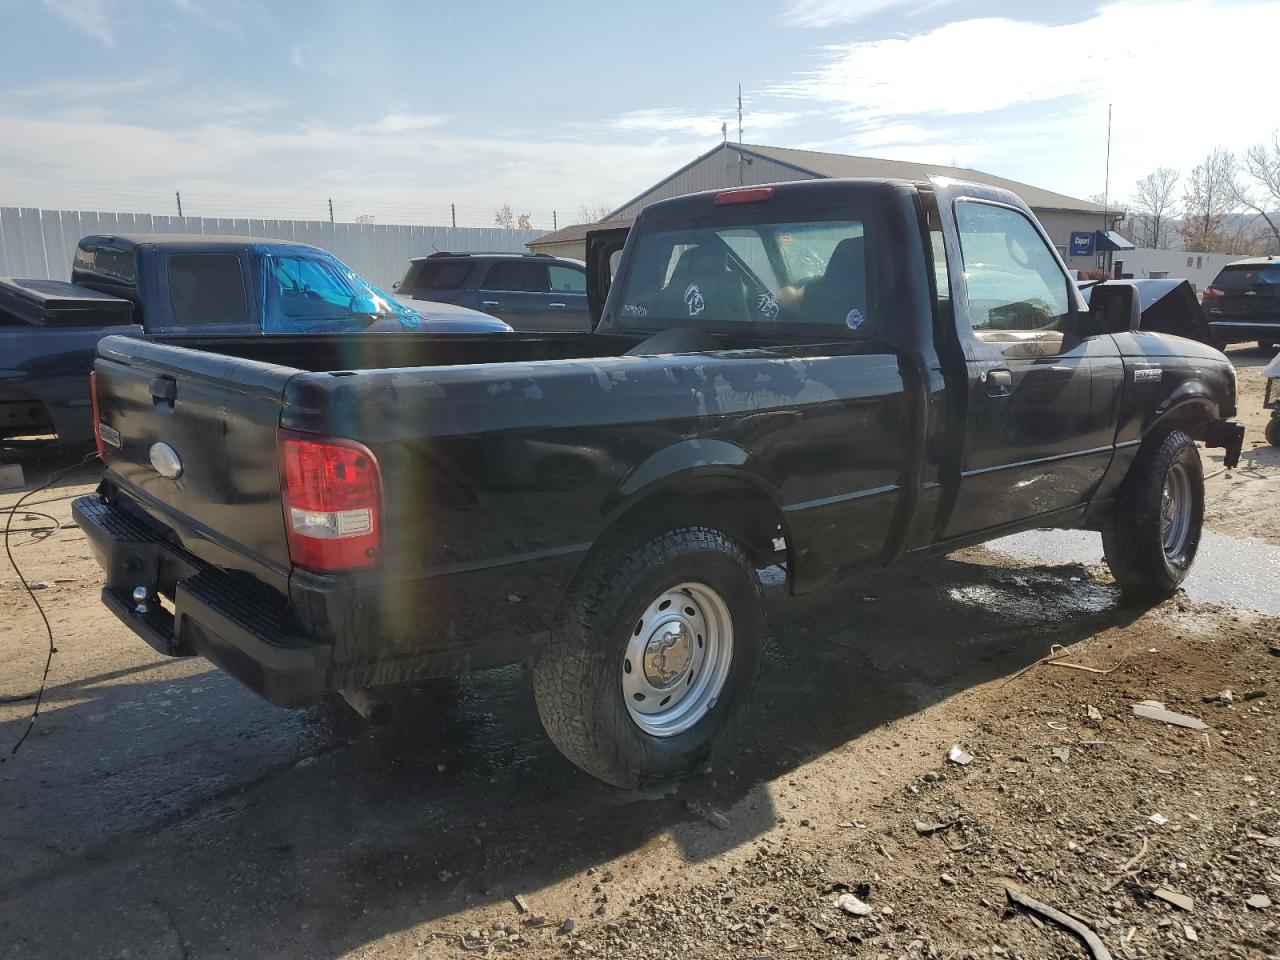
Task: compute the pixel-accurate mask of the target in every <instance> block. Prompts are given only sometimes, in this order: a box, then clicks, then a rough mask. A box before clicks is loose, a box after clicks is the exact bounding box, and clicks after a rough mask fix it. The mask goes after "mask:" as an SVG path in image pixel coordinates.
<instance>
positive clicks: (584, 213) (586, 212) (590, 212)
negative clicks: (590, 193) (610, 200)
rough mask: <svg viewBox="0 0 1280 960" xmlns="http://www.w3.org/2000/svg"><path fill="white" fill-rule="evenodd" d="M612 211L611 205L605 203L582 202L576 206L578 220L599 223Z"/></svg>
mask: <svg viewBox="0 0 1280 960" xmlns="http://www.w3.org/2000/svg"><path fill="white" fill-rule="evenodd" d="M612 212H613V207H611V206H609V205H608V204H607V203H584V204H583V205H582V206H580V207H579V208H578V222H579V223H599V222H600V221H601V220H603V219H604V218H605V217H607V216H608V215H609V214H610V213H612Z"/></svg>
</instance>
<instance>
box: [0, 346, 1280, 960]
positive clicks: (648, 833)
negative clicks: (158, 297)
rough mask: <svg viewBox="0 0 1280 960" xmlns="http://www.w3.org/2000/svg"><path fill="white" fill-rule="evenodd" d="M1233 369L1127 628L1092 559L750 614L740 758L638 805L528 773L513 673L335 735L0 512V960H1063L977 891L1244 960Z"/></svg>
mask: <svg viewBox="0 0 1280 960" xmlns="http://www.w3.org/2000/svg"><path fill="white" fill-rule="evenodd" d="M1231 355H1232V357H1233V359H1234V360H1235V362H1236V364H1237V367H1238V369H1239V370H1240V388H1241V401H1240V405H1241V414H1242V420H1243V421H1244V422H1245V424H1246V426H1247V430H1248V433H1247V437H1246V441H1245V452H1244V457H1243V459H1242V462H1241V464H1240V466H1239V468H1237V469H1235V470H1231V471H1222V472H1218V471H1219V470H1220V469H1221V457H1220V455H1215V454H1214V453H1212V452H1206V455H1205V467H1206V472H1207V473H1210V474H1215V473H1216V475H1215V476H1213V477H1212V478H1211V479H1210V481H1209V484H1208V486H1209V493H1208V527H1209V529H1210V531H1211V535H1209V536H1207V537H1206V541H1205V548H1204V550H1203V551H1202V554H1201V557H1200V560H1199V562H1198V564H1197V567H1196V569H1195V570H1194V571H1193V573H1192V576H1191V577H1190V578H1189V580H1188V582H1187V586H1186V591H1185V592H1184V593H1182V594H1180V595H1179V596H1177V597H1175V598H1174V599H1172V600H1169V601H1167V602H1165V603H1163V604H1160V605H1159V606H1156V607H1154V608H1151V609H1146V608H1141V607H1133V606H1129V605H1126V604H1124V603H1122V602H1121V601H1120V598H1119V595H1118V592H1117V591H1116V590H1115V587H1114V585H1113V583H1112V581H1111V579H1110V576H1109V575H1108V573H1107V571H1106V569H1105V566H1103V565H1102V563H1101V548H1100V545H1099V544H1098V542H1097V540H1098V538H1097V537H1096V535H1092V534H1078V533H1073V534H1067V533H1063V534H1056V533H1036V534H1024V535H1021V536H1020V537H1017V538H1010V539H1009V540H1007V541H999V542H997V543H995V544H992V545H990V546H989V547H987V548H981V549H974V550H969V551H964V552H962V553H959V554H956V555H953V556H952V557H949V558H946V559H943V560H938V561H933V562H930V563H928V564H924V565H921V566H918V567H914V568H911V569H910V570H903V571H901V572H899V573H896V574H894V575H893V576H892V577H885V576H883V575H882V576H878V577H868V578H865V579H862V580H857V581H853V582H851V583H848V584H845V585H843V586H841V587H839V588H836V589H833V590H830V591H827V592H824V593H822V594H819V595H815V596H811V597H805V598H799V599H793V600H784V599H783V598H782V597H780V596H778V595H776V594H773V595H771V599H770V611H769V612H770V621H769V648H768V653H767V662H766V665H765V669H764V671H763V674H762V676H761V680H760V686H759V690H758V693H757V696H756V699H755V702H754V704H753V706H752V708H751V710H750V711H749V713H748V716H747V718H746V721H745V723H744V725H743V727H742V731H741V733H740V735H739V736H738V737H737V738H736V740H735V741H734V742H733V743H732V744H730V745H729V748H728V749H727V750H726V751H725V752H724V753H723V754H721V755H720V756H718V757H717V758H716V759H715V760H714V761H713V763H712V765H711V766H710V767H709V768H708V769H706V770H705V771H703V772H701V773H700V774H699V775H697V776H695V777H694V778H692V779H691V780H689V781H687V782H685V783H683V784H680V785H678V786H673V787H670V788H668V789H664V790H660V791H653V792H649V793H643V794H632V793H624V792H621V791H617V790H614V789H612V788H609V787H605V786H603V785H601V784H599V783H596V782H595V781H592V780H590V779H589V778H587V777H585V776H584V775H582V774H580V773H578V772H577V771H576V770H575V769H574V768H572V767H571V766H570V765H569V764H568V763H567V762H565V761H564V760H563V759H562V758H560V757H559V755H558V754H557V753H556V752H555V750H554V749H553V748H552V747H551V746H550V744H549V742H548V741H547V740H546V738H545V736H544V735H543V734H542V731H541V729H540V727H539V726H538V722H537V719H536V714H535V712H534V709H533V703H532V694H531V691H530V689H529V682H528V678H527V676H526V675H525V674H524V673H523V672H522V671H520V670H519V669H516V668H511V669H507V670H503V671H494V672H491V673H486V674H480V675H476V676H473V677H469V678H466V679H464V680H462V681H459V682H456V683H448V684H435V685H425V686H423V687H420V688H414V689H411V690H405V691H401V693H400V694H399V696H398V699H397V704H396V706H397V717H396V720H395V722H394V723H393V724H392V725H391V726H390V727H388V728H385V729H382V730H376V731H369V730H366V729H364V728H363V727H362V726H361V724H359V723H358V722H356V721H354V720H353V718H352V717H351V715H350V713H349V711H347V710H346V709H345V707H342V706H341V705H325V706H322V707H318V708H315V709H312V710H306V711H283V710H278V709H276V708H274V707H271V706H269V705H267V704H265V703H262V702H261V701H259V700H257V699H256V698H255V697H254V696H253V695H252V694H249V693H248V692H247V691H245V690H243V689H242V688H241V687H240V686H239V685H238V684H236V683H235V681H233V680H231V679H229V678H228V677H226V676H224V675H222V674H220V673H218V672H217V671H214V670H212V669H210V668H209V666H208V665H207V664H206V663H204V662H203V661H200V660H181V661H175V660H167V659H164V658H162V657H159V656H158V655H155V654H153V653H152V652H151V650H150V649H149V648H147V647H146V646H145V645H144V644H143V643H141V641H139V640H137V639H136V638H135V637H134V636H133V635H132V634H130V633H129V632H128V631H127V630H126V629H125V628H124V627H123V626H122V625H120V624H119V623H118V622H116V621H115V620H114V618H112V617H111V616H110V615H109V614H108V613H106V611H105V610H104V609H103V608H102V607H101V606H100V605H99V602H98V590H99V586H100V574H99V570H98V568H97V566H96V564H95V563H94V562H93V560H92V558H91V556H90V554H89V550H88V548H87V545H86V543H85V540H84V538H83V537H82V536H81V535H80V533H79V531H78V530H77V529H76V528H75V527H74V526H71V525H70V512H69V511H70V500H71V498H72V497H73V496H75V495H78V494H79V493H81V492H83V491H86V490H88V489H91V488H92V485H93V482H94V477H93V473H92V471H91V470H89V469H82V470H79V471H75V472H73V474H72V475H71V477H69V478H68V479H67V481H65V482H63V483H62V484H60V485H58V486H57V487H55V488H53V489H51V490H49V491H46V492H44V493H41V494H39V495H37V496H35V497H33V498H32V500H31V501H30V502H29V504H28V508H29V509H30V511H31V512H30V513H28V512H26V509H27V508H24V511H21V512H19V513H17V514H16V515H15V517H14V521H13V526H14V527H15V529H17V530H18V531H19V532H18V533H17V534H15V535H14V536H13V537H12V538H11V544H12V551H13V555H14V558H15V559H16V560H17V561H18V563H19V564H20V565H21V567H22V570H23V572H24V573H25V575H26V576H27V578H28V579H29V580H30V581H33V582H35V583H37V584H40V585H42V586H41V587H40V588H39V589H38V590H37V594H38V596H39V597H40V599H41V601H42V602H43V603H44V605H45V609H46V610H47V612H48V614H49V620H50V624H51V626H52V629H53V631H54V636H55V638H56V644H57V649H58V652H57V654H56V656H55V657H54V658H53V661H52V667H51V671H50V674H49V687H48V691H47V695H46V701H45V708H44V712H43V713H42V715H41V717H40V719H39V721H38V722H37V724H36V725H35V727H34V732H33V733H32V735H31V737H30V738H29V739H28V740H27V741H26V743H25V744H24V745H23V747H22V749H21V750H20V751H19V752H18V753H17V754H16V755H11V754H10V750H11V745H12V744H13V743H14V742H16V741H17V740H18V738H19V737H20V736H21V735H22V733H23V731H24V730H25V728H26V726H27V717H28V716H29V714H30V710H31V706H32V699H31V695H32V694H33V693H34V692H35V690H36V688H37V687H38V685H39V682H40V676H41V671H42V669H43V667H44V662H45V650H46V646H45V637H44V633H43V627H42V625H41V622H40V619H39V616H38V615H37V613H36V612H35V610H34V608H33V607H32V606H31V603H30V601H29V599H28V598H27V596H26V594H25V592H24V591H23V590H22V588H21V587H20V585H19V584H18V583H17V581H16V578H15V577H14V575H13V573H12V570H8V571H7V572H6V573H5V574H4V575H3V576H2V577H0V618H2V620H0V756H2V757H3V763H0V805H2V807H0V809H3V810H4V815H3V816H0V958H8V957H14V958H18V957H22V958H62V957H76V958H85V960H92V958H99V957H100V958H124V957H127V958H131V960H143V958H206V957H290V958H292V957H317V958H319V957H352V958H356V957H359V958H370V960H373V958H435V957H464V956H475V955H478V956H494V957H505V956H512V957H531V958H548V957H564V956H569V957H602V958H603V957H628V958H629V957H635V958H668V957H669V958H677V957H678V958H682V960H683V958H702V957H707V958H720V957H724V958H744V960H746V958H758V957H772V958H775V960H777V958H783V957H790V956H796V957H844V956H850V957H875V958H886V960H899V958H904V957H905V958H910V960H918V958H926V957H945V958H963V957H997V956H999V957H1017V958H1025V960H1031V958H1059V957H1061V958H1075V957H1087V956H1088V955H1089V954H1088V952H1087V950H1086V948H1085V947H1084V945H1083V944H1082V943H1081V942H1080V941H1079V940H1077V939H1075V938H1074V937H1073V936H1072V935H1070V934H1068V933H1066V932H1064V930H1063V929H1062V928H1061V927H1060V926H1059V925H1058V924H1057V923H1056V922H1055V921H1053V920H1050V919H1047V918H1045V917H1043V916H1041V915H1039V914H1037V913H1035V912H1034V911H1032V910H1028V909H1026V908H1013V907H1011V906H1010V902H1009V896H1008V894H1007V892H1006V888H1007V887H1008V886H1010V885H1012V886H1014V887H1016V888H1017V889H1019V890H1021V891H1022V892H1023V893H1025V894H1026V895H1028V896H1030V897H1032V898H1034V899H1035V900H1037V901H1040V902H1042V903H1044V904H1047V905H1049V906H1050V907H1054V908H1057V909H1058V910H1060V911H1064V912H1066V913H1067V914H1069V915H1071V916H1072V917H1075V918H1078V919H1079V921H1082V922H1083V923H1085V924H1087V926H1088V927H1089V928H1091V929H1092V930H1094V931H1096V933H1097V935H1098V936H1099V937H1100V938H1101V940H1102V941H1103V942H1104V943H1105V945H1106V948H1107V949H1108V950H1109V951H1110V952H1111V954H1112V955H1113V956H1115V957H1179V958H1181V957H1232V958H1235V957H1242V958H1243V957H1248V958H1264V957H1280V800H1278V799H1277V795H1276V790H1277V787H1278V786H1280V783H1278V781H1280V753H1278V751H1280V736H1278V734H1280V729H1278V726H1280V725H1278V723H1277V709H1278V708H1280V630H1278V629H1277V628H1278V627H1280V618H1278V616H1277V615H1280V588H1278V587H1277V584H1280V507H1278V506H1277V499H1276V498H1277V496H1278V495H1280V450H1277V449H1275V448H1271V447H1268V446H1266V445H1265V444H1264V443H1263V442H1262V428H1263V425H1264V424H1265V415H1264V412H1263V411H1262V410H1261V406H1260V404H1261V393H1262V379H1261V376H1260V369H1261V367H1262V365H1263V364H1264V363H1265V360H1266V358H1264V357H1263V356H1262V355H1261V354H1260V353H1258V352H1257V351H1252V350H1248V349H1244V348H1237V349H1234V350H1232V351H1231ZM63 465H65V464H63ZM47 466H48V465H42V464H39V463H32V464H29V465H28V475H29V479H30V480H32V481H37V480H39V479H41V478H42V476H43V474H44V472H45V471H46V470H47ZM16 499H17V494H13V493H10V494H5V495H3V496H2V497H0V509H3V508H6V507H8V506H9V505H11V504H12V503H14V501H15V500H16ZM46 515H47V516H46ZM1053 645H1061V646H1062V647H1063V648H1064V649H1063V651H1062V654H1063V655H1064V657H1065V659H1064V660H1063V661H1062V662H1059V663H1044V662H1038V661H1040V659H1041V658H1043V657H1045V656H1046V655H1048V654H1050V651H1051V648H1052V647H1053ZM1065 664H1071V665H1074V666H1066V665H1065ZM1081 667H1087V668H1091V669H1079V668H1081ZM1224 691H1230V694H1229V696H1223V695H1222V694H1223V692H1224ZM1143 700H1154V701H1160V702H1161V703H1163V704H1165V705H1166V707H1167V708H1168V709H1169V710H1173V711H1177V712H1180V713H1183V714H1186V715H1190V716H1193V717H1196V718H1199V719H1200V720H1201V721H1203V723H1204V724H1205V725H1206V727H1205V729H1203V730H1201V729H1190V728H1186V727H1180V726H1170V725H1166V724H1165V723H1161V722H1157V721H1155V720H1151V719H1146V718H1144V717H1139V716H1136V715H1135V714H1134V712H1133V704H1136V703H1139V702H1140V701H1143ZM953 745H955V746H959V747H961V748H962V750H963V751H965V752H966V753H967V754H968V755H971V756H972V759H971V760H970V761H969V762H967V763H963V764H962V763H957V762H953V761H952V760H949V759H948V752H949V750H950V748H951V747H952V746H953ZM961 759H964V758H963V757H962V758H961ZM844 894H848V895H851V897H852V898H854V900H853V901H849V900H847V899H846V902H847V903H849V904H850V906H852V908H853V909H854V911H855V912H853V913H850V912H847V911H846V910H845V909H843V908H841V907H838V906H837V905H836V901H837V900H838V899H839V898H840V897H841V896H842V895H844Z"/></svg>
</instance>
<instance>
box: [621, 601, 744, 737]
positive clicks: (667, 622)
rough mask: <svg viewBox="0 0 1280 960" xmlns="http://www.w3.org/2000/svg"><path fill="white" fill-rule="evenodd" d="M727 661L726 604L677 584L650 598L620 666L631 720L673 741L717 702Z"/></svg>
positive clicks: (729, 634) (729, 629)
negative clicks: (671, 738)
mask: <svg viewBox="0 0 1280 960" xmlns="http://www.w3.org/2000/svg"><path fill="white" fill-rule="evenodd" d="M732 663H733V619H732V617H730V615H729V606H728V604H726V603H725V602H724V600H723V599H722V598H721V596H720V594H718V593H717V592H716V591H715V590H713V589H711V587H709V586H707V585H706V584H705V583H694V582H687V583H680V584H677V585H676V586H674V587H671V588H670V589H668V590H664V591H663V592H662V593H661V594H659V595H658V596H657V597H655V598H654V599H653V600H652V601H651V602H650V603H649V604H648V606H646V607H645V609H644V612H643V613H642V614H641V615H640V618H639V620H637V621H636V623H635V624H633V626H632V630H631V637H630V638H629V639H628V641H627V648H626V650H625V651H624V652H623V655H622V664H621V666H620V671H621V677H622V696H623V700H624V702H625V703H626V705H627V713H628V714H629V715H630V716H631V721H632V722H633V723H634V724H635V725H636V726H637V727H639V728H640V729H641V730H643V731H644V732H645V733H647V734H649V735H650V736H654V737H674V736H676V735H678V734H681V733H683V732H684V731H686V730H688V729H689V728H690V727H692V726H694V725H695V724H696V723H697V722H698V721H699V720H701V719H702V718H703V717H705V716H706V715H707V714H708V713H709V712H711V710H712V709H714V708H715V705H716V703H717V702H719V699H720V695H721V693H723V692H724V685H725V682H726V681H727V680H728V678H729V668H730V665H731V664H732Z"/></svg>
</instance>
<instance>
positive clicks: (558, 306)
mask: <svg viewBox="0 0 1280 960" xmlns="http://www.w3.org/2000/svg"><path fill="white" fill-rule="evenodd" d="M547 306H548V307H551V308H552V309H554V310H563V309H564V304H563V303H548V304H547Z"/></svg>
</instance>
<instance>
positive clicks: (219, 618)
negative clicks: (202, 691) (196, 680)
mask: <svg viewBox="0 0 1280 960" xmlns="http://www.w3.org/2000/svg"><path fill="white" fill-rule="evenodd" d="M71 513H72V516H73V517H74V518H75V522H76V524H77V525H78V526H79V527H80V528H81V529H82V530H84V532H85V535H86V536H87V537H88V540H89V544H90V546H91V548H92V549H93V552H94V555H95V557H96V559H97V561H98V563H99V564H100V565H101V566H102V569H103V570H104V571H106V575H107V582H106V586H105V587H104V588H103V590H102V602H103V603H104V604H105V605H106V606H107V608H108V609H109V610H111V612H112V613H114V614H115V615H116V616H117V617H119V618H120V620H121V621H122V622H123V623H124V624H125V626H127V627H129V629H130V630H132V631H133V632H134V633H136V634H137V635H138V636H139V637H141V638H142V639H143V640H145V641H146V642H147V643H148V644H149V645H150V646H152V647H154V648H155V649H156V650H158V651H159V652H160V653H163V654H165V655H166V656H171V657H183V656H196V655H199V656H203V657H206V658H207V659H208V660H210V661H212V662H213V663H214V664H215V665H216V666H218V667H220V668H221V669H222V670H224V671H226V672H227V673H229V674H231V675H232V676H233V677H235V678H236V679H237V680H239V681H240V682H241V683H243V684H245V685H246V686H247V687H249V688H250V689H251V690H253V691H254V692H255V693H257V694H258V695H259V696H261V697H263V698H264V699H265V700H268V701H270V702H271V703H274V704H277V705H279V706H282V707H298V706H305V705H306V704H310V703H315V702H316V701H317V700H319V699H320V697H321V696H322V694H323V693H324V691H325V690H326V689H327V686H328V684H327V680H328V674H329V665H330V661H331V657H332V647H330V646H329V645H328V644H316V643H311V642H308V641H306V640H305V639H301V638H299V637H298V636H297V635H296V633H295V632H294V631H293V630H292V625H291V618H290V614H289V606H288V603H287V601H286V600H285V599H284V598H283V597H282V596H280V594H278V593H276V592H275V591H273V590H271V589H270V588H268V587H264V586H263V585H262V584H260V583H258V582H257V581H254V580H252V579H250V578H242V577H237V576H236V575H234V574H230V573H227V572H225V571H223V570H220V569H219V568H217V567H214V566H212V565H210V564H207V563H205V562H204V561H202V560H200V559H198V558H196V557H194V556H192V555H191V554H190V553H188V552H187V551H185V550H183V549H182V548H181V547H179V546H177V545H175V544H173V543H172V542H170V541H169V540H168V539H167V538H166V537H165V536H164V531H162V530H159V529H158V528H156V527H154V526H153V525H151V524H149V523H147V522H146V520H144V519H143V518H141V517H139V516H136V515H134V514H132V513H129V512H126V511H124V510H122V509H119V508H118V507H114V506H112V505H111V504H110V503H108V502H107V501H106V500H105V499H103V498H102V497H101V496H100V495H98V494H90V495H88V496H84V497H80V498H79V499H77V500H76V501H75V502H74V503H73V504H72V506H71ZM137 587H146V588H147V590H148V592H149V593H150V594H152V595H153V596H155V595H159V596H160V597H163V598H164V599H165V600H167V601H169V603H170V605H171V609H170V608H169V607H167V606H163V605H161V603H160V602H158V601H157V600H152V601H150V602H149V603H148V604H147V605H146V611H145V612H140V611H139V610H138V609H137V607H136V606H135V604H134V602H133V599H132V594H133V591H134V590H135V588H137Z"/></svg>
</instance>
